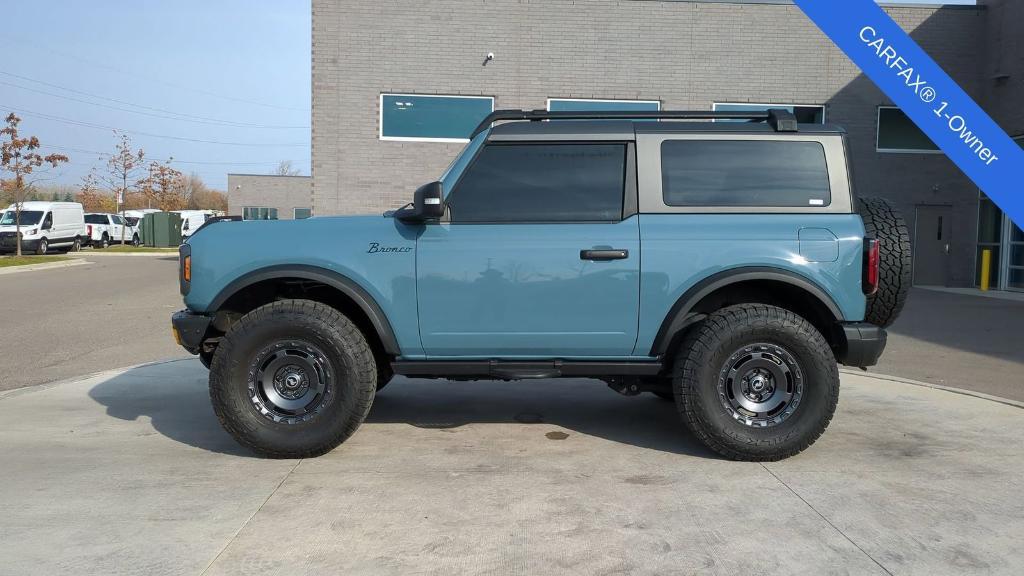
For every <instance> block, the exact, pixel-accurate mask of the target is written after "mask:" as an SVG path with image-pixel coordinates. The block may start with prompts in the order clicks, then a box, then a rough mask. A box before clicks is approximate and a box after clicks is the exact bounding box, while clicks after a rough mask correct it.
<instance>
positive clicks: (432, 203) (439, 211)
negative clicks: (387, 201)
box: [395, 182, 444, 222]
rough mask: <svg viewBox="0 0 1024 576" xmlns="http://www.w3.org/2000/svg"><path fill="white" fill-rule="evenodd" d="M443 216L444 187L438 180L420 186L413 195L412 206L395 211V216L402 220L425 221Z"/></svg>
mask: <svg viewBox="0 0 1024 576" xmlns="http://www.w3.org/2000/svg"><path fill="white" fill-rule="evenodd" d="M443 216H444V187H443V186H441V183H440V182H431V183H430V184H424V185H423V186H420V187H419V188H417V189H416V193H415V194H414V195H413V199H412V206H410V207H408V208H402V209H401V210H399V211H397V212H395V217H396V218H398V219H399V220H401V221H403V222H426V221H427V220H438V219H440V218H441V217H443Z"/></svg>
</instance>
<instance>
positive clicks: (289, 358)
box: [210, 300, 377, 458]
mask: <svg viewBox="0 0 1024 576" xmlns="http://www.w3.org/2000/svg"><path fill="white" fill-rule="evenodd" d="M296 350H297V351H298V352H297V353H298V354H306V356H298V358H299V360H294V359H293V358H294V357H295V356H294V355H295V354H296ZM267 358H271V360H267ZM288 362H292V363H295V362H299V363H301V362H305V367H304V368H302V369H300V370H299V371H287V372H285V375H286V376H288V377H290V378H291V380H292V381H293V382H294V381H295V380H299V381H302V378H294V375H295V374H297V373H301V374H303V375H304V376H305V379H306V382H307V383H309V382H313V381H314V379H315V382H317V383H322V392H320V393H319V394H317V395H316V396H315V398H316V399H315V400H313V401H312V402H310V405H309V406H310V407H312V406H314V405H315V406H316V409H315V410H313V409H312V408H311V409H310V410H309V411H308V412H305V413H302V414H301V415H292V416H289V415H288V414H285V415H283V416H282V413H283V412H287V411H286V410H283V409H281V408H280V407H278V406H276V405H275V404H274V399H273V398H275V397H274V396H271V394H273V393H274V392H273V390H274V389H275V387H277V386H278V385H279V378H278V375H280V374H281V373H282V371H286V370H292V366H291V365H290V364H288ZM274 366H281V368H279V369H277V370H276V372H275V371H274V370H271V369H272V368H274ZM265 372H267V373H266V374H265ZM275 374H277V375H275ZM314 374H315V375H314ZM261 383H263V384H261ZM268 383H269V384H268ZM268 387H269V388H270V390H271V391H270V392H267V390H268ZM376 387H377V365H376V363H375V361H374V358H373V353H372V352H371V350H370V347H369V345H368V344H367V342H366V338H365V337H364V336H363V334H362V332H360V330H359V328H358V327H356V325H355V324H353V323H352V321H350V320H349V319H348V318H347V317H345V316H344V315H343V314H341V313H340V312H338V311H337V310H335V309H334V308H331V307H330V306H327V305H326V304H322V303H319V302H313V301H311V300H281V301H277V302H273V303H271V304H266V305H264V306H261V307H259V308H257V309H255V310H253V311H252V312H249V313H248V314H246V315H245V316H243V317H242V318H241V319H240V320H239V321H238V322H237V323H236V324H235V325H234V326H233V327H232V328H231V330H230V331H229V332H228V333H227V334H226V335H225V336H224V338H223V340H222V341H221V343H220V345H219V346H218V347H217V350H216V352H215V353H214V355H213V362H212V364H211V366H210V398H211V400H212V402H213V409H214V412H215V413H216V414H217V418H218V419H219V420H220V422H221V424H222V425H223V426H224V429H225V430H227V431H228V432H229V433H230V434H231V435H232V436H233V437H234V438H235V439H236V440H237V441H238V442H239V443H241V444H242V445H244V446H246V447H248V448H250V449H252V450H253V451H255V452H257V453H259V454H262V455H265V456H269V457H272V458H306V457H313V456H318V455H320V454H324V453H326V452H328V451H330V450H331V449H333V448H335V447H336V446H338V445H339V444H341V443H342V442H344V441H345V440H346V439H347V438H348V437H349V436H351V435H352V434H353V433H354V432H355V431H356V429H357V428H358V427H359V425H360V424H361V423H362V422H363V419H364V418H365V417H366V414H367V413H368V412H369V410H370V406H371V405H372V404H373V396H374V392H375V390H376ZM313 389H314V388H313V386H312V385H310V388H309V390H313ZM285 392H288V391H285ZM291 392H297V391H296V390H292V391H291ZM307 393H308V392H307ZM276 398H277V401H278V402H280V403H282V404H285V403H286V402H285V401H282V397H281V396H276ZM303 398H305V396H302V397H299V399H298V401H300V402H301V401H302V399H303ZM317 399H318V400H317ZM317 402H319V403H317Z"/></svg>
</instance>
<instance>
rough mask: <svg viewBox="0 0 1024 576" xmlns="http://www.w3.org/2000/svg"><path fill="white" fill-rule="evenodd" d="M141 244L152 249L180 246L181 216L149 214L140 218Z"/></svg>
mask: <svg viewBox="0 0 1024 576" xmlns="http://www.w3.org/2000/svg"><path fill="white" fill-rule="evenodd" d="M141 232H142V238H141V240H142V243H143V244H145V245H146V246H152V247H154V248H171V247H175V246H179V245H180V244H181V216H180V215H178V214H177V213H175V212H151V213H149V214H146V215H145V216H144V217H143V218H142V226H141Z"/></svg>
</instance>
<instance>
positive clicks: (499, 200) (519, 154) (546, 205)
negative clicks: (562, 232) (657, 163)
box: [448, 143, 626, 223]
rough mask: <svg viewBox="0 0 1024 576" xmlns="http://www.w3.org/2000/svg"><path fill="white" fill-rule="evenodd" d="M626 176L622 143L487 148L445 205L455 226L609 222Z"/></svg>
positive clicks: (618, 209) (616, 215)
mask: <svg viewBox="0 0 1024 576" xmlns="http://www.w3.org/2000/svg"><path fill="white" fill-rule="evenodd" d="M625 173H626V146H625V144H619V143H600V144H543V145H542V144H489V145H488V146H487V147H485V148H484V149H483V151H481V152H480V155H479V156H478V157H477V158H476V160H475V161H474V162H473V164H472V165H471V166H470V167H469V168H468V169H467V170H466V173H465V174H464V175H463V176H462V178H461V179H460V180H459V183H458V186H456V188H455V190H453V191H452V193H451V197H450V199H449V201H448V207H449V210H450V211H451V219H452V222H455V223H462V222H469V223H474V222H475V223H489V222H613V221H618V220H621V219H622V200H623V190H624V189H625V188H624V186H625Z"/></svg>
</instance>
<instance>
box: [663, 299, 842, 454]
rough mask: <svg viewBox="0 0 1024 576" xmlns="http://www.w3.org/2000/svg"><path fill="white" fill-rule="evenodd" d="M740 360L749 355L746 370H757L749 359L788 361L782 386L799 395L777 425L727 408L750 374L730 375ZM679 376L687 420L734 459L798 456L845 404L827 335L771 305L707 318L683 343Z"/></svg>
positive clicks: (678, 393) (675, 382)
mask: <svg viewBox="0 0 1024 576" xmlns="http://www.w3.org/2000/svg"><path fill="white" fill-rule="evenodd" d="M744 355H747V356H744ZM737 357H739V358H741V359H744V358H747V359H746V360H738V361H737V362H739V361H743V362H747V363H746V364H743V365H742V366H756V364H752V363H751V361H752V360H751V359H755V360H756V361H759V362H763V363H768V362H771V361H783V360H784V362H783V364H784V365H785V366H786V368H787V370H789V372H788V375H787V378H786V379H778V381H776V387H777V388H776V389H777V390H778V391H782V390H784V389H783V388H782V386H788V387H789V388H788V389H789V390H790V391H791V392H790V393H791V394H793V395H792V396H791V397H790V402H789V403H788V404H783V405H782V406H783V407H784V408H779V409H778V410H779V412H777V413H776V414H775V416H773V417H771V418H773V419H776V420H777V421H776V422H775V423H769V422H771V421H770V420H769V419H768V417H767V416H766V417H765V419H764V420H759V419H757V418H752V417H749V416H744V415H743V414H740V415H739V416H738V415H737V411H736V410H735V408H730V407H729V406H730V403H731V400H730V398H732V397H733V395H732V394H731V392H730V390H734V388H733V383H734V382H736V381H737V379H738V378H741V377H743V376H744V374H743V373H742V370H745V369H746V368H743V369H741V372H740V373H735V372H730V371H729V368H731V367H733V366H736V364H734V359H735V358H737ZM769 365H770V364H769ZM673 377H674V380H673V385H674V387H675V397H676V407H677V408H678V410H679V414H680V416H681V417H682V419H683V422H684V423H685V424H686V426H687V427H688V428H689V429H690V431H691V432H693V434H694V436H696V437H697V438H698V439H699V440H700V441H701V442H703V443H704V444H705V445H707V446H708V447H709V448H711V449H712V450H714V451H716V452H718V453H719V454H722V455H723V456H725V457H727V458H730V459H732V460H747V461H776V460H782V459H783V458H788V457H790V456H793V455H795V454H798V453H800V452H801V451H803V450H804V449H806V448H807V447H808V446H810V445H811V444H813V443H814V442H815V440H817V439H818V437H820V436H821V434H822V433H823V432H824V431H825V428H827V427H828V424H829V422H830V421H831V420H832V415H833V414H834V413H835V409H836V404H837V403H838V401H839V370H838V367H837V366H836V360H835V357H834V356H833V354H832V349H831V348H830V347H829V345H828V342H826V341H825V338H824V337H823V336H822V335H821V333H819V332H818V331H817V330H816V329H815V328H814V326H812V325H811V323H810V322H808V321H807V320H805V319H803V318H801V317H800V316H797V315H796V314H794V313H792V312H790V311H789V310H784V309H782V308H777V307H775V306H769V305H765V304H741V305H737V306H730V307H727V308H723V309H721V310H719V311H717V312H715V313H713V314H711V315H709V316H708V317H707V319H705V320H704V321H703V322H702V323H701V324H700V325H699V326H697V327H695V328H694V329H692V330H691V331H689V333H688V334H687V336H686V337H685V338H684V340H683V342H682V344H681V345H680V347H679V349H678V351H677V355H676V360H675V364H674V366H673ZM783 380H785V381H783ZM742 382H746V380H745V379H744V380H742ZM796 391H799V394H798V395H797V394H795V392H796ZM793 398H796V399H797V400H796V402H794V401H793ZM766 405H767V404H766ZM766 414H771V413H770V412H766ZM787 414H788V415H787Z"/></svg>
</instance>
